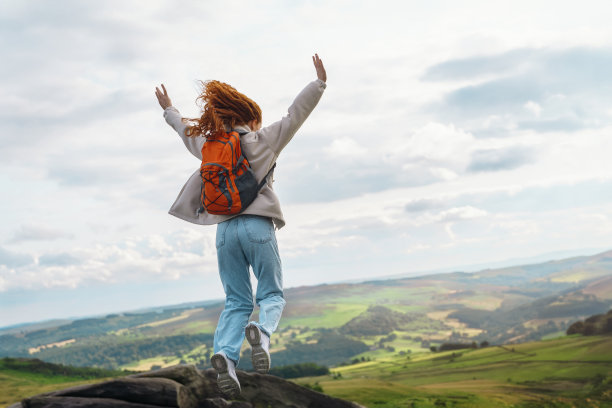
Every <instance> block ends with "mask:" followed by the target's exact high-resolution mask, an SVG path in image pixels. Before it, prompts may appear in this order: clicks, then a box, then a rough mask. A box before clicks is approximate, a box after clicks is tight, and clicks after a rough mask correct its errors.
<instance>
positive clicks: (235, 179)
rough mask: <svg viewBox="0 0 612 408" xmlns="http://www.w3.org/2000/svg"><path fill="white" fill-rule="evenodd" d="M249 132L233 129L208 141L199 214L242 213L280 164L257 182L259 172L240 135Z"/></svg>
mask: <svg viewBox="0 0 612 408" xmlns="http://www.w3.org/2000/svg"><path fill="white" fill-rule="evenodd" d="M246 133H247V132H243V133H239V132H237V131H235V130H231V131H230V132H229V133H225V132H224V133H222V134H220V135H219V136H217V137H216V138H214V139H209V140H206V142H204V146H202V165H201V166H200V175H201V176H202V191H201V193H200V200H201V206H200V210H199V211H198V213H200V212H202V211H204V209H206V211H207V212H208V213H209V214H218V215H233V214H239V213H240V212H242V211H244V210H245V209H246V208H247V207H248V206H249V204H251V203H252V202H253V200H255V198H256V197H257V194H258V193H259V190H261V188H262V187H263V186H264V185H265V184H266V183H267V181H268V176H269V175H270V173H272V170H274V167H276V163H274V165H273V166H272V168H271V169H270V171H268V174H266V176H265V177H264V179H263V180H262V181H261V182H260V183H257V179H256V178H255V172H253V169H252V168H251V165H250V164H249V161H248V159H247V158H246V156H245V155H244V153H243V152H242V147H241V146H240V136H242V135H243V134H246Z"/></svg>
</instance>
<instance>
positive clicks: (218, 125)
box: [185, 81, 261, 139]
mask: <svg viewBox="0 0 612 408" xmlns="http://www.w3.org/2000/svg"><path fill="white" fill-rule="evenodd" d="M196 103H197V104H198V105H200V106H201V107H202V116H201V117H200V118H198V119H192V122H193V123H194V124H193V125H191V126H190V127H188V128H187V130H186V131H185V134H186V135H187V136H190V137H193V136H204V137H206V138H209V139H214V138H215V137H216V136H217V135H218V134H219V133H220V132H225V127H226V126H227V127H229V128H230V129H233V128H234V126H236V125H243V124H246V123H248V122H250V121H252V120H256V121H257V122H258V123H261V108H260V107H259V105H257V104H256V103H255V102H254V101H253V100H252V99H250V98H249V97H247V96H246V95H244V94H242V93H240V92H238V91H237V90H236V89H235V88H234V87H232V86H231V85H228V84H226V83H224V82H220V81H206V82H202V92H201V94H200V96H198V97H197V99H196Z"/></svg>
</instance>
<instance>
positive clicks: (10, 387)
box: [0, 359, 128, 407]
mask: <svg viewBox="0 0 612 408" xmlns="http://www.w3.org/2000/svg"><path fill="white" fill-rule="evenodd" d="M126 374H128V373H125V372H122V371H109V370H101V369H92V368H73V367H66V366H60V365H55V364H48V363H42V362H39V361H37V360H27V361H26V360H23V361H22V360H15V359H0V406H2V407H4V406H8V405H11V404H13V403H15V402H19V401H21V400H22V399H24V398H27V397H30V396H32V395H36V394H41V393H44V392H50V391H54V390H60V389H64V388H69V387H72V386H76V385H81V384H89V383H95V382H99V381H101V380H103V379H105V378H113V377H119V376H123V375H126Z"/></svg>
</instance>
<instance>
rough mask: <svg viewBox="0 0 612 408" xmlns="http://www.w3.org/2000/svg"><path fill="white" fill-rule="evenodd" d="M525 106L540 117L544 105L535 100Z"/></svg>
mask: <svg viewBox="0 0 612 408" xmlns="http://www.w3.org/2000/svg"><path fill="white" fill-rule="evenodd" d="M523 106H525V109H527V110H528V111H529V112H531V113H533V114H534V115H535V116H536V117H538V118H539V117H540V114H541V113H542V107H541V106H540V104H539V103H537V102H534V101H528V102H527V103H525V105H523Z"/></svg>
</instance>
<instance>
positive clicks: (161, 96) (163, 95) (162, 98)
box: [155, 84, 172, 110]
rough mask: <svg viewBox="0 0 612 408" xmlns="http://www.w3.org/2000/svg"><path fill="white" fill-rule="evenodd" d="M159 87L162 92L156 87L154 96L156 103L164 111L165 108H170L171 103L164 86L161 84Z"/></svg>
mask: <svg viewBox="0 0 612 408" xmlns="http://www.w3.org/2000/svg"><path fill="white" fill-rule="evenodd" d="M161 87H162V89H163V90H164V92H162V91H160V90H159V88H158V87H155V96H157V102H159V106H161V107H162V109H164V110H165V109H166V108H169V107H170V106H172V101H171V100H170V97H169V96H168V91H166V87H165V86H164V84H161Z"/></svg>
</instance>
